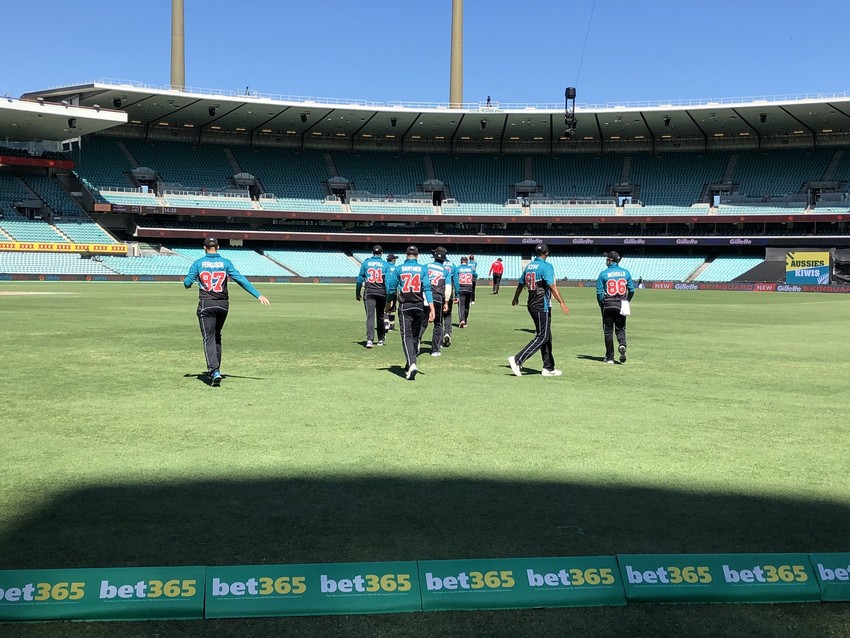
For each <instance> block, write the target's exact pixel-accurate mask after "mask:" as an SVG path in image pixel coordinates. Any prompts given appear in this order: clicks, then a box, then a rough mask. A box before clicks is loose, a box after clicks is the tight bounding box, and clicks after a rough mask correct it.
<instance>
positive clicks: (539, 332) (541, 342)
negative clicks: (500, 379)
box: [516, 309, 555, 370]
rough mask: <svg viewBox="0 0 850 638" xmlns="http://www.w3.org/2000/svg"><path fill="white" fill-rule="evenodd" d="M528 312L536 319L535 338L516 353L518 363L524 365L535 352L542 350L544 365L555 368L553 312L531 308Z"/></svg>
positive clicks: (551, 368) (548, 368)
mask: <svg viewBox="0 0 850 638" xmlns="http://www.w3.org/2000/svg"><path fill="white" fill-rule="evenodd" d="M528 314H530V315H531V320H532V321H534V339H532V340H531V341H529V342H528V345H526V346H525V347H524V348H523V349H522V350H520V351H519V352H518V353H517V355H516V362H517V365H520V366H521V365H522V364H523V362H525V361H527V360H528V358H529V357H530V356H531V355H533V354H534V353H535V352H537V351H538V350H540V354H541V355H543V367H544V368H545V369H546V370H554V369H555V358H554V357H553V356H552V313H550V312H543V311H542V310H531V309H529V311H528Z"/></svg>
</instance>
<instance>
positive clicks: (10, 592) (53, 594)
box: [0, 582, 86, 603]
mask: <svg viewBox="0 0 850 638" xmlns="http://www.w3.org/2000/svg"><path fill="white" fill-rule="evenodd" d="M85 595H86V584H85V583H70V582H59V583H27V584H26V585H24V586H22V587H8V588H6V589H0V600H4V601H6V602H9V603H17V602H27V603H30V602H45V601H50V602H59V601H64V600H80V599H82V598H83V597H85Z"/></svg>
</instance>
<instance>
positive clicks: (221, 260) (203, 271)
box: [183, 253, 260, 300]
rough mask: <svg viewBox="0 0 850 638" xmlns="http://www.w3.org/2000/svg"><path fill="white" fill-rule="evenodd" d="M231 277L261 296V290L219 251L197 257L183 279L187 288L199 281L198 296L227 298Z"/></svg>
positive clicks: (218, 298)
mask: <svg viewBox="0 0 850 638" xmlns="http://www.w3.org/2000/svg"><path fill="white" fill-rule="evenodd" d="M228 277H230V278H231V279H232V280H233V281H235V282H236V283H237V284H239V285H240V286H242V288H244V289H245V290H246V291H247V292H248V293H250V294H251V295H253V296H254V297H259V296H260V291H259V290H257V289H256V288H254V286H252V285H251V282H250V281H248V280H247V279H246V278H245V276H244V275H242V274H241V273H240V272H239V271H238V270H236V268H235V267H234V266H233V263H232V262H231V261H230V260H229V259H228V258H227V257H222V256H221V255H219V254H218V253H212V254H209V255H204V256H203V257H200V258H198V259H196V260H195V261H194V262H193V263H192V266H191V267H190V268H189V274H187V275H186V278H185V279H184V280H183V285H184V286H185V287H186V288H191V287H192V284H193V283H195V281H197V282H198V288H199V289H200V290H199V292H198V296H199V297H200V298H201V299H216V300H223V299H227V298H228V295H227V278H228Z"/></svg>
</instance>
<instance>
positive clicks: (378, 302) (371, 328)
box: [363, 293, 387, 341]
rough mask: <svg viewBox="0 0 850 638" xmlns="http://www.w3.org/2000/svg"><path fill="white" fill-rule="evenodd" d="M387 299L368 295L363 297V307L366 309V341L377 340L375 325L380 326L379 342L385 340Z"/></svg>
mask: <svg viewBox="0 0 850 638" xmlns="http://www.w3.org/2000/svg"><path fill="white" fill-rule="evenodd" d="M386 305H387V298H386V297H382V296H380V295H370V294H369V293H366V296H365V297H363V307H364V308H365V309H366V341H374V340H375V323H376V320H377V324H378V341H383V339H384V332H385V331H384V307H385V306H386Z"/></svg>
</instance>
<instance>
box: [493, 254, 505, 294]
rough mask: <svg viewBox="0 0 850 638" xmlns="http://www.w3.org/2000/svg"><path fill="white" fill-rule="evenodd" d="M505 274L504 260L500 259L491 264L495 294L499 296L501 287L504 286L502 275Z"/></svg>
mask: <svg viewBox="0 0 850 638" xmlns="http://www.w3.org/2000/svg"><path fill="white" fill-rule="evenodd" d="M504 272H505V264H503V263H502V258H501V257H499V258H497V259H496V261H494V262H493V263H492V264H490V276H491V277H493V294H494V295H498V294H499V286H501V285H502V275H503V274H504Z"/></svg>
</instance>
